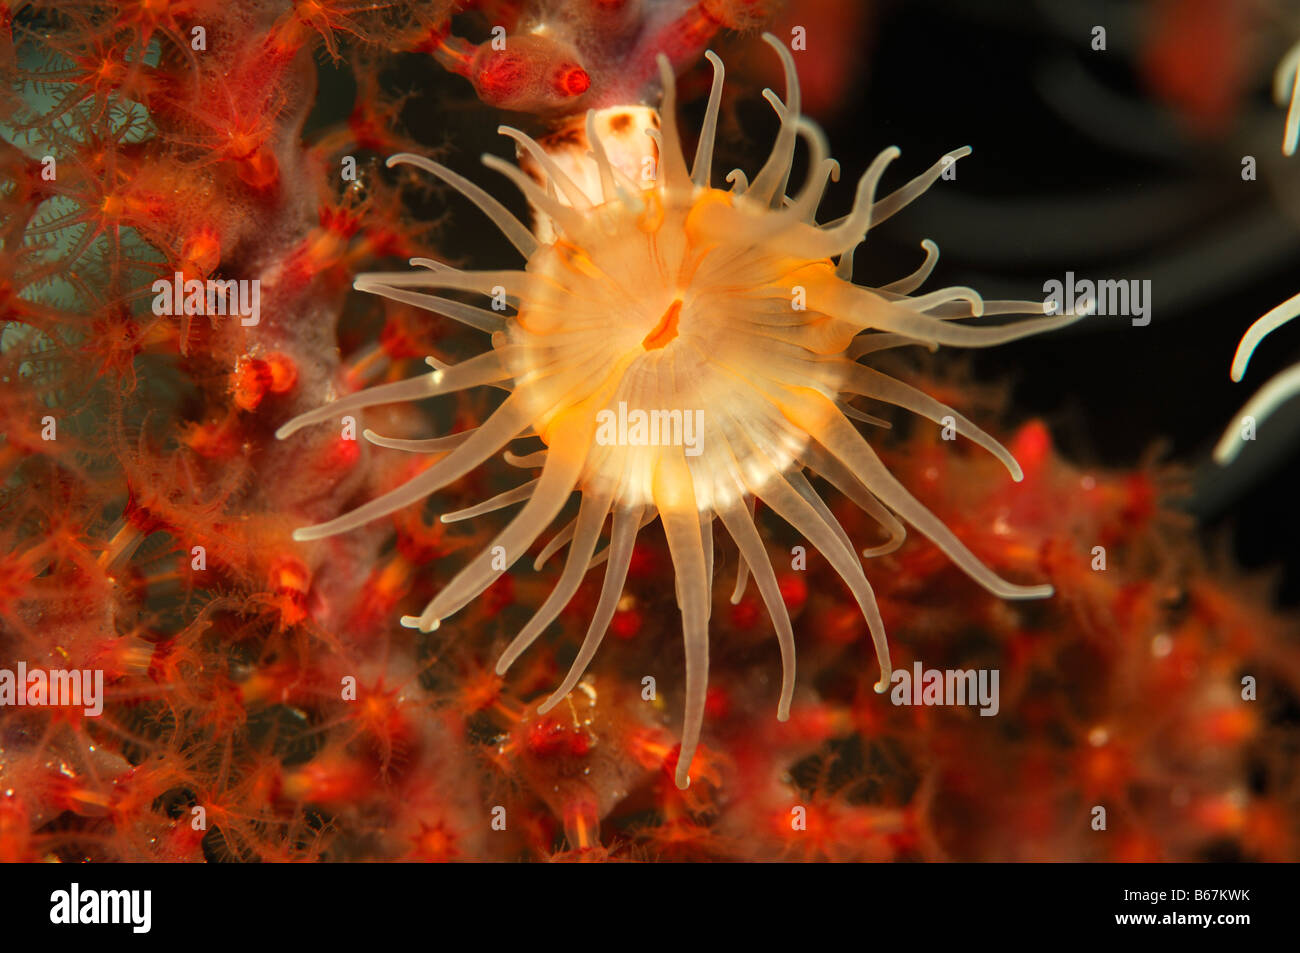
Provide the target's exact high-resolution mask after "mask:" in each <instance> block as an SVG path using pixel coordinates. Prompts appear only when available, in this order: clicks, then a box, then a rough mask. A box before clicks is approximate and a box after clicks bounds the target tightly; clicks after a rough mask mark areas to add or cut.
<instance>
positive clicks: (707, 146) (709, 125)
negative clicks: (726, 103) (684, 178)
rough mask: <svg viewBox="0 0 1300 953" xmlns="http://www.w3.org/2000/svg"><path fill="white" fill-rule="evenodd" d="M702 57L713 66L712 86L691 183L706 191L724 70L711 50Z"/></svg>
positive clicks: (720, 107) (709, 177) (711, 165)
mask: <svg viewBox="0 0 1300 953" xmlns="http://www.w3.org/2000/svg"><path fill="white" fill-rule="evenodd" d="M704 56H705V58H707V59H708V61H709V62H710V63H711V64H713V86H712V88H711V89H710V90H709V106H708V108H707V109H706V110H705V111H704V125H703V126H702V127H701V128H700V144H699V145H698V146H697V147H696V149H695V163H694V164H693V165H692V166H691V181H692V182H694V183H695V184H696V185H697V186H699V187H700V188H705V189H707V188H708V187H709V183H710V180H711V177H712V174H711V170H712V168H713V146H714V143H715V142H716V140H717V136H718V114H719V112H720V111H721V109H722V84H723V78H724V77H725V76H726V70H725V69H724V68H723V66H722V60H720V59H719V58H718V55H717V54H716V53H714V52H713V51H712V50H705V51H704Z"/></svg>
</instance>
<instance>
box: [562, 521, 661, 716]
mask: <svg viewBox="0 0 1300 953" xmlns="http://www.w3.org/2000/svg"><path fill="white" fill-rule="evenodd" d="M642 509H643V508H642V507H639V506H636V507H619V508H616V509H615V510H614V526H613V529H612V530H611V534H612V535H611V537H610V542H609V548H608V549H607V550H606V551H607V552H608V553H609V565H608V566H606V567H605V580H604V582H603V583H601V587H600V599H599V601H598V602H597V603H596V611H595V612H593V613H592V616H591V624H590V625H589V626H588V627H587V635H586V638H584V639H583V640H582V647H581V648H580V649H578V655H577V657H576V658H574V660H573V664H572V665H571V666H570V667H569V673H568V674H567V675H565V676H564V681H563V682H561V683H560V687H559V688H557V689H556V690H555V691H554V692H552V693H551V696H550V697H549V698H548V699H546V701H544V702H543V703H542V704H541V706H539V707H538V709H537V711H538V712H539V713H540V714H543V715H544V714H546V713H547V712H548V711H550V710H551V709H552V708H554V707H555V706H556V705H557V704H558V703H559V702H560V701H561V700H562V699H563V698H564V696H565V695H567V694H569V692H571V691H573V687H574V686H575V685H577V684H578V682H579V680H581V678H582V676H583V675H584V674H585V673H586V671H587V666H588V665H590V664H591V660H592V659H593V658H594V657H595V655H596V650H597V649H599V648H600V643H601V641H602V640H603V639H604V638H605V633H606V632H607V631H609V623H610V622H611V620H613V618H614V612H615V611H616V610H617V609H618V601H619V599H620V598H621V597H622V595H623V584H624V583H625V582H626V581H627V571H628V567H629V566H630V565H631V564H632V546H633V544H634V543H635V542H636V534H637V532H638V530H639V528H640V524H641V518H642Z"/></svg>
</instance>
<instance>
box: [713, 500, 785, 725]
mask: <svg viewBox="0 0 1300 953" xmlns="http://www.w3.org/2000/svg"><path fill="white" fill-rule="evenodd" d="M750 499H751V500H752V499H753V498H752V497H751V498H750ZM718 515H719V516H720V517H722V525H723V526H725V527H726V528H727V532H728V533H730V534H731V538H732V539H734V540H735V541H736V547H737V548H738V549H739V550H740V554H741V557H742V565H747V566H750V567H751V572H753V574H754V582H755V583H756V584H757V586H758V592H759V595H760V596H762V599H763V605H765V606H766V607H767V614H768V616H769V617H770V618H771V620H772V628H773V629H775V630H776V640H777V645H778V646H779V647H780V649H781V697H780V700H779V701H778V702H777V708H776V717H777V719H778V720H780V721H786V720H787V719H789V717H790V704H791V702H792V701H793V700H794V684H795V649H794V629H793V627H792V626H791V625H790V612H789V610H788V609H787V608H786V605H785V600H784V599H783V598H781V586H780V584H779V583H778V582H777V581H776V573H774V572H773V571H772V562H771V560H769V559H768V557H767V550H766V549H765V548H764V547H763V540H762V539H761V538H760V537H759V535H758V530H757V529H756V528H755V526H754V518H753V515H752V514H751V513H750V512H748V511H747V510H746V509H745V508H744V507H741V506H728V507H723V508H722V509H720V510H719V511H718ZM732 601H733V602H737V601H739V600H737V599H733V600H732Z"/></svg>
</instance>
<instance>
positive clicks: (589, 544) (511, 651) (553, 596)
mask: <svg viewBox="0 0 1300 953" xmlns="http://www.w3.org/2000/svg"><path fill="white" fill-rule="evenodd" d="M613 500H614V494H613V492H612V491H611V490H588V491H587V492H585V493H583V494H582V504H581V505H580V506H579V508H578V518H577V520H575V524H576V526H577V529H576V530H575V531H574V536H573V546H571V547H570V548H569V558H568V559H567V560H566V561H565V563H564V571H563V572H561V573H560V578H559V581H558V582H556V584H555V588H553V589H552V590H551V593H550V595H548V596H547V597H546V600H545V601H544V602H543V603H542V605H541V608H539V609H538V610H537V611H536V612H535V613H534V614H533V617H532V618H531V619H529V620H528V624H527V625H525V626H524V627H523V628H522V629H520V631H519V634H518V635H517V636H515V638H514V640H513V641H512V642H511V643H510V645H509V646H507V647H506V650H505V651H504V652H502V653H501V658H500V659H499V660H498V661H497V668H496V670H497V674H498V675H501V674H504V673H505V671H506V670H507V669H508V668H510V666H511V665H513V664H514V663H515V660H516V659H518V658H519V656H520V655H522V654H523V653H524V651H525V650H526V649H527V648H528V647H529V646H530V645H532V644H533V642H534V641H536V639H537V637H538V636H539V635H541V634H542V633H543V632H544V631H546V627H547V626H548V625H550V624H551V623H552V622H554V621H555V618H556V616H558V615H559V614H560V613H561V612H562V611H563V610H564V607H565V606H566V605H568V604H569V600H570V599H572V598H573V594H574V593H575V592H577V591H578V586H579V585H581V584H582V577H583V576H585V575H586V574H587V570H588V569H589V568H590V566H589V564H590V562H591V555H592V553H594V552H595V551H596V543H597V542H598V541H599V540H600V529H601V527H602V526H604V525H605V517H606V516H608V515H609V509H610V506H611V505H612V503H613Z"/></svg>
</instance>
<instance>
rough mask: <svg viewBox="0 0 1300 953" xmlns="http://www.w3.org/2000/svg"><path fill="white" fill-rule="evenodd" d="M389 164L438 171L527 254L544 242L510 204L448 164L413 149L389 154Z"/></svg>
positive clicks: (522, 253) (430, 171)
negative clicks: (493, 195)
mask: <svg viewBox="0 0 1300 953" xmlns="http://www.w3.org/2000/svg"><path fill="white" fill-rule="evenodd" d="M387 165H388V167H389V168H390V169H391V168H392V167H393V166H395V165H413V166H415V167H416V168H418V169H423V170H424V171H425V172H428V173H430V174H432V175H436V176H437V177H438V178H440V179H442V180H443V181H444V182H446V183H447V184H448V185H450V186H451V187H452V188H454V189H455V190H456V191H457V192H459V193H460V194H461V195H463V196H465V198H467V199H469V200H470V201H471V202H473V203H474V204H475V205H477V206H478V207H479V208H480V209H482V211H483V213H484V214H485V215H487V217H488V218H490V219H492V222H493V224H495V225H496V227H497V228H499V229H501V234H503V235H505V237H506V238H508V239H510V244H512V245H514V246H515V248H517V249H519V253H520V254H521V255H523V256H524V257H525V258H531V257H532V256H533V252H535V251H537V249H538V247H539V245H540V243H539V242H538V241H537V239H536V238H534V237H533V233H532V232H530V231H529V230H528V227H527V226H526V225H524V223H523V222H521V221H519V219H517V218H515V217H514V215H512V214H511V212H510V210H509V209H508V208H506V207H505V206H504V205H502V204H501V203H500V202H498V201H497V200H496V199H494V198H493V197H492V196H491V195H489V194H488V193H487V192H485V191H484V190H483V189H481V188H479V187H478V186H477V185H475V184H474V183H473V182H471V181H470V180H469V179H467V178H465V177H464V176H463V175H458V174H457V173H455V172H452V171H451V169H449V168H447V167H446V166H445V165H441V164H440V163H437V162H434V161H433V160H432V159H426V158H425V157H424V156H417V155H414V154H412V153H410V152H399V153H397V155H394V156H389V157H388V162H387Z"/></svg>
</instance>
